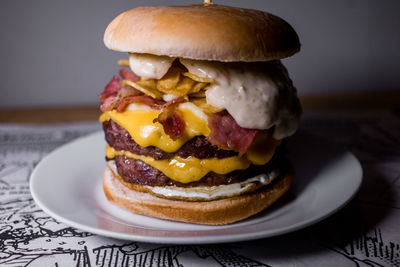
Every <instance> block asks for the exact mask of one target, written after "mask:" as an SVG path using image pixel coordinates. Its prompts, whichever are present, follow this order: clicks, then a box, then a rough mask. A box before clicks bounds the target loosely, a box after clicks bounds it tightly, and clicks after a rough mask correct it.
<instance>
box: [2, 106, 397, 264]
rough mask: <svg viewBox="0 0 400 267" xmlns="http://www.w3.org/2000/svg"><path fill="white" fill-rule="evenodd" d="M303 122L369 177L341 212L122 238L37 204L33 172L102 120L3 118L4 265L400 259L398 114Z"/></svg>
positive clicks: (330, 116)
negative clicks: (244, 238)
mask: <svg viewBox="0 0 400 267" xmlns="http://www.w3.org/2000/svg"><path fill="white" fill-rule="evenodd" d="M302 128H303V129H305V130H306V131H309V132H312V133H313V134H317V135H319V136H322V137H324V138H327V139H329V140H331V141H332V142H334V143H337V144H338V145H342V146H345V147H347V148H348V149H349V150H350V151H352V152H353V153H354V154H355V155H356V157H357V158H358V159H359V160H360V161H361V163H362V166H363V171H364V181H363V185H362V187H361V189H360V192H359V193H358V194H357V196H356V197H355V198H354V199H353V200H352V201H351V202H350V203H349V204H348V205H347V206H346V207H344V208H343V209H341V210H340V211H339V212H337V213H336V214H334V215H333V216H330V217H329V218H327V219H325V220H323V221H322V222H320V223H317V224H316V225H314V226H311V227H308V228H306V229H303V230H300V231H297V232H294V233H290V234H286V235H283V236H278V237H273V238H267V239H261V240H255V241H248V242H239V243H232V244H217V245H197V246H194V245H161V244H160V245H157V244H146V243H140V242H132V241H123V240H116V239H111V238H106V237H102V236H97V235H94V234H90V233H86V232H83V231H80V230H78V229H75V228H72V227H68V226H66V225H64V224H62V223H59V222H57V221H56V220H54V219H53V218H51V217H49V216H48V215H47V214H45V213H44V212H43V211H41V210H40V209H39V208H38V207H37V206H36V205H35V203H34V201H33V199H32V197H31V195H30V191H29V176H30V173H31V171H32V170H33V168H34V166H35V165H36V164H37V163H38V162H39V161H40V159H41V158H42V157H43V156H45V155H46V154H48V153H49V152H50V151H52V150H53V149H55V148H56V147H58V146H60V145H62V144H65V143H67V142H69V141H71V140H73V139H75V138H77V137H80V136H83V135H86V134H88V133H91V132H94V131H97V130H100V125H98V123H96V122H88V123H71V124H59V125H46V126H27V125H6V124H3V125H1V124H0V265H1V266H30V267H31V266H85V267H86V266H102V267H103V266H233V265H234V266H400V120H399V119H398V118H397V117H394V116H392V115H390V114H387V113H379V114H376V113H375V114H374V113H372V114H356V115H354V114H353V115H351V114H347V113H344V114H323V115H322V114H319V115H317V114H314V115H306V116H304V119H303V123H302Z"/></svg>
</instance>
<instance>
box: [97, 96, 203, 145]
mask: <svg viewBox="0 0 400 267" xmlns="http://www.w3.org/2000/svg"><path fill="white" fill-rule="evenodd" d="M185 104H186V103H185ZM189 104H190V103H189ZM191 105H193V104H191ZM193 106H194V108H193V107H190V106H189V105H186V106H184V108H182V107H180V108H179V110H180V111H181V114H182V115H183V118H182V119H183V120H184V122H185V131H184V134H183V136H182V138H179V139H178V140H172V139H171V138H170V137H169V135H167V134H166V133H165V132H164V128H163V126H162V125H161V124H160V123H158V122H156V123H153V121H154V119H156V118H157V117H158V115H159V114H160V113H161V111H160V110H152V109H148V108H147V109H146V108H141V107H140V105H138V104H135V106H134V108H130V109H128V110H126V111H124V112H117V111H116V110H112V111H107V112H105V113H103V114H102V115H101V116H100V122H104V121H106V120H109V119H112V120H113V121H115V122H116V123H117V124H119V125H120V126H122V127H123V128H124V129H125V130H127V131H128V133H129V134H130V135H131V137H132V139H133V140H135V142H136V143H138V144H139V145H140V146H143V147H148V146H155V147H158V148H159V149H161V150H163V151H165V152H175V151H177V150H178V149H179V148H180V147H181V146H183V145H184V144H185V143H186V142H187V141H189V140H190V139H192V138H193V137H195V136H198V135H204V136H208V135H209V133H210V129H209V128H208V124H207V117H206V115H205V114H204V113H203V112H202V111H201V110H200V109H199V108H197V107H196V106H195V105H193ZM188 107H189V108H188ZM196 108H197V109H198V110H196ZM200 112H201V113H203V114H204V115H202V114H201V113H200ZM199 113H200V114H199Z"/></svg>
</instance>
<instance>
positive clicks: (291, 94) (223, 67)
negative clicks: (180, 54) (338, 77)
mask: <svg viewBox="0 0 400 267" xmlns="http://www.w3.org/2000/svg"><path fill="white" fill-rule="evenodd" d="M180 61H181V63H182V64H183V65H184V66H185V67H186V68H187V69H188V70H189V72H191V73H193V74H195V75H197V76H200V77H206V78H211V79H213V80H214V81H215V83H214V84H213V85H211V86H210V87H209V88H208V90H207V91H206V100H207V103H208V104H210V105H212V106H215V107H219V108H224V109H226V110H227V111H228V112H229V114H231V115H232V117H233V118H234V119H235V121H236V122H237V123H238V124H239V125H240V126H241V127H243V128H251V129H260V130H263V129H269V128H271V127H273V126H275V130H274V134H273V136H274V138H275V139H278V140H279V139H283V138H285V137H287V136H289V135H292V134H293V133H294V132H295V131H296V130H297V128H298V124H299V119H300V113H301V108H300V103H299V101H298V98H297V95H296V89H295V88H294V87H293V85H292V82H291V80H290V79H289V77H288V74H287V71H286V69H285V67H284V66H283V65H282V64H281V63H280V61H270V62H265V63H221V62H210V61H198V60H188V59H180Z"/></svg>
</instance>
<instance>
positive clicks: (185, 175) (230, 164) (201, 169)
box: [106, 145, 250, 183]
mask: <svg viewBox="0 0 400 267" xmlns="http://www.w3.org/2000/svg"><path fill="white" fill-rule="evenodd" d="M106 155H107V157H108V158H114V157H115V156H126V157H128V158H132V159H136V160H141V161H143V162H144V163H146V164H148V165H150V166H152V167H153V168H155V169H157V170H159V171H161V172H162V173H164V174H165V175H166V176H167V177H169V178H171V179H172V180H174V181H177V182H180V183H190V182H195V181H199V180H200V179H201V178H202V177H204V176H205V175H206V174H207V173H209V172H215V173H218V174H227V173H230V172H232V171H235V170H244V169H247V168H248V167H249V166H250V161H249V160H248V159H247V158H245V157H237V156H236V157H229V158H223V159H218V158H210V159H198V158H194V157H188V158H181V157H179V156H175V157H173V158H171V159H162V160H156V159H154V158H152V157H147V156H143V155H137V154H134V153H132V152H129V151H116V150H115V149H114V148H112V147H110V146H108V145H107V147H106Z"/></svg>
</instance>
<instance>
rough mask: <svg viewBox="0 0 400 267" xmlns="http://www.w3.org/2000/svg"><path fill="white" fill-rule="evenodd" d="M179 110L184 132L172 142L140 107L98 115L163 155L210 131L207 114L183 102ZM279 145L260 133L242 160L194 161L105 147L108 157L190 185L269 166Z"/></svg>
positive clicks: (154, 115) (151, 114)
mask: <svg viewBox="0 0 400 267" xmlns="http://www.w3.org/2000/svg"><path fill="white" fill-rule="evenodd" d="M179 110H180V112H181V114H182V116H183V120H184V121H185V131H184V135H183V137H182V138H179V139H178V140H172V139H171V138H170V137H169V135H167V134H166V133H165V132H164V129H163V126H162V125H161V124H160V123H158V122H155V123H154V122H153V121H154V119H155V118H157V117H158V115H159V114H160V113H161V111H160V110H154V109H151V108H150V107H148V106H146V105H143V104H131V105H130V106H129V107H128V109H127V110H125V111H124V112H117V111H115V110H112V111H107V112H104V113H103V114H102V115H101V116H100V122H104V121H107V120H110V119H112V120H113V121H115V122H116V123H117V124H119V125H120V126H121V127H123V128H124V129H126V130H127V131H128V133H129V134H130V136H131V137H132V139H133V140H135V142H136V143H138V144H139V145H140V146H143V147H148V146H155V147H157V148H159V149H161V150H163V151H165V152H170V153H172V152H176V151H177V150H178V149H179V148H180V147H181V146H182V145H184V144H185V143H186V142H187V141H188V140H190V139H192V138H193V137H195V136H198V135H204V136H208V135H209V133H210V129H209V128H208V124H207V115H205V113H204V112H202V110H201V109H200V108H198V107H196V106H195V105H194V104H192V103H188V102H186V103H183V104H181V105H180V106H179ZM279 144H280V141H276V140H274V139H273V138H272V137H271V134H270V133H269V132H267V131H262V132H260V133H259V135H258V136H257V139H256V141H255V142H254V144H253V145H252V146H251V147H250V148H249V150H248V151H247V153H246V154H245V155H244V156H243V157H229V158H223V159H218V158H215V159H214V158H211V159H197V158H194V157H189V158H186V159H184V158H181V157H174V158H172V159H166V160H155V159H153V158H151V157H146V156H142V155H136V154H134V153H131V152H128V151H115V150H114V149H113V148H112V147H109V146H107V148H106V153H107V157H108V158H114V157H115V156H116V155H125V156H127V157H129V158H133V159H137V160H141V161H143V162H145V163H146V164H148V165H150V166H152V167H154V168H156V169H157V170H159V171H161V172H163V173H164V174H165V175H166V176H168V177H169V178H171V179H173V180H175V181H178V182H182V183H189V182H194V181H198V180H200V179H201V178H202V177H203V176H204V175H206V174H207V173H209V172H211V171H212V172H215V173H218V174H226V173H229V172H232V171H235V170H243V169H246V168H248V167H249V166H250V164H255V165H264V164H266V163H268V162H269V161H270V160H271V158H272V156H273V155H274V153H275V148H276V147H277V146H278V145H279Z"/></svg>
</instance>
